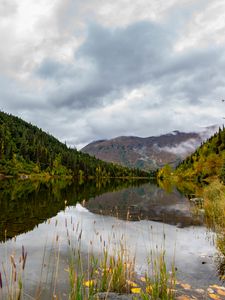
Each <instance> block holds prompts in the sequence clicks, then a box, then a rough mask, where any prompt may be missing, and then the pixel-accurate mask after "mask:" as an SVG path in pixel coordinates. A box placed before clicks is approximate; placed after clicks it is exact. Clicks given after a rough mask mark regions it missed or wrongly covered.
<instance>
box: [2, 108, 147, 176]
mask: <svg viewBox="0 0 225 300" xmlns="http://www.w3.org/2000/svg"><path fill="white" fill-rule="evenodd" d="M0 173H1V174H5V175H17V174H34V173H36V174H40V173H46V174H49V175H59V176H61V175H72V176H75V177H82V178H83V177H91V176H92V177H124V176H146V175H147V173H145V172H143V171H141V170H137V169H129V168H124V167H121V166H118V165H115V164H112V163H106V162H103V161H101V160H99V159H96V158H94V157H91V156H90V155H88V154H85V153H81V152H79V151H77V150H76V149H71V148H68V147H67V145H66V144H63V143H61V142H59V141H58V140H57V139H56V138H54V137H53V136H51V135H49V134H47V133H45V132H43V131H42V130H41V129H39V128H37V127H36V126H33V125H31V124H29V123H27V122H25V121H23V120H22V119H20V118H18V117H15V116H12V115H9V114H6V113H4V112H0Z"/></svg>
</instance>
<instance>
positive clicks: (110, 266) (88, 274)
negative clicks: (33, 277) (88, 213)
mask: <svg viewBox="0 0 225 300" xmlns="http://www.w3.org/2000/svg"><path fill="white" fill-rule="evenodd" d="M55 226H56V227H57V222H56V223H55ZM65 233H66V234H65V236H66V239H67V244H68V251H69V252H68V256H69V258H70V259H69V264H68V268H67V273H65V276H68V282H69V290H68V291H67V295H68V299H69V300H92V299H97V298H98V294H99V293H104V295H105V296H104V297H105V299H107V298H108V294H109V293H110V292H115V293H123V294H130V293H133V294H139V297H141V298H142V299H143V300H146V299H152V300H156V299H161V300H173V299H174V295H175V293H174V286H175V271H174V268H173V266H172V271H171V272H169V271H168V270H167V266H166V262H165V249H163V248H162V249H161V250H159V249H156V250H157V251H156V252H157V253H158V254H157V255H156V254H154V255H153V252H151V253H150V255H149V257H146V260H147V262H148V270H146V273H145V274H144V275H143V278H144V281H142V280H141V279H140V276H138V275H137V274H136V272H135V269H136V262H135V256H132V255H131V254H130V251H129V248H128V247H127V245H126V238H125V237H124V235H122V236H121V237H119V238H118V237H115V236H114V238H116V240H114V238H112V237H109V241H108V242H107V243H106V242H105V240H104V239H103V237H102V236H101V235H98V233H97V237H98V241H97V240H95V241H91V242H90V247H89V251H88V253H85V254H84V252H83V251H82V243H83V242H86V241H85V237H84V236H83V234H82V228H81V226H80V224H79V222H77V223H76V224H74V223H73V221H72V218H71V220H69V221H68V220H67V219H65ZM60 239H61V237H59V236H58V235H56V237H55V239H54V241H53V243H54V245H52V249H51V253H53V254H54V255H53V257H52V259H53V261H52V260H51V259H50V257H49V258H48V256H47V254H46V248H45V249H44V255H43V261H42V267H41V275H40V277H41V278H40V284H39V285H38V286H37V289H36V293H35V294H34V295H32V297H28V296H27V295H25V291H24V282H23V278H24V276H23V274H24V272H25V270H24V269H25V265H26V260H27V253H26V252H25V249H24V247H22V253H21V255H20V257H19V258H18V259H16V258H15V257H14V256H11V257H10V272H7V270H6V268H5V266H4V264H3V268H2V269H3V272H1V273H0V299H7V300H23V299H28V298H31V299H38V300H39V299H42V295H43V292H44V288H43V285H47V284H48V281H49V277H50V281H51V282H50V284H49V289H50V293H51V297H52V298H53V299H61V298H62V295H61V294H60V293H61V291H60V290H57V282H58V280H59V279H58V278H57V276H58V274H59V271H60V269H59V268H60V267H61V264H60V259H61V258H60ZM118 240H119V242H118ZM99 241H100V248H101V250H100V252H99V253H96V252H94V250H93V248H94V247H93V246H94V242H99ZM51 253H50V255H51ZM46 260H48V263H47V264H46ZM50 263H53V269H52V270H50V269H49V268H50V267H49V266H50ZM44 265H47V266H46V267H45V268H44ZM44 269H45V271H46V272H47V275H46V282H45V281H43V280H42V279H43V278H42V277H43V275H44V273H43V272H44ZM29 271H30V270H29ZM3 290H4V295H3ZM1 293H2V297H1Z"/></svg>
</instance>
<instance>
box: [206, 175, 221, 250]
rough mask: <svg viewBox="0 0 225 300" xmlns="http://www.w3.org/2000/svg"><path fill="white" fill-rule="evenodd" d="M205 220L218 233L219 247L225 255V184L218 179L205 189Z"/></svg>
mask: <svg viewBox="0 0 225 300" xmlns="http://www.w3.org/2000/svg"><path fill="white" fill-rule="evenodd" d="M203 197H204V200H205V202H204V209H205V220H206V224H207V225H208V227H209V228H212V229H213V230H215V231H216V233H217V247H218V249H219V250H220V252H221V253H222V254H223V255H224V256H225V186H224V185H222V183H220V182H219V181H218V180H216V181H214V182H212V183H211V184H210V185H209V186H208V187H207V188H205V190H204V194H203Z"/></svg>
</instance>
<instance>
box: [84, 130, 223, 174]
mask: <svg viewBox="0 0 225 300" xmlns="http://www.w3.org/2000/svg"><path fill="white" fill-rule="evenodd" d="M217 128H218V127H217V126H216V125H213V126H210V127H207V128H204V129H203V130H202V131H200V132H180V131H177V130H176V131H173V132H172V133H168V134H164V135H160V136H151V137H146V138H142V137H136V136H120V137H116V138H113V139H109V140H99V141H94V142H92V143H90V144H88V145H87V146H85V147H84V148H83V149H81V151H82V152H84V153H88V154H90V155H93V156H95V157H96V158H99V159H101V160H105V161H108V162H115V163H119V164H121V165H123V166H126V167H136V168H140V169H143V170H154V169H157V168H160V167H162V166H164V165H165V164H170V165H171V166H173V167H175V166H176V165H177V164H178V163H179V162H180V161H181V160H183V159H184V158H186V157H187V156H188V155H190V154H191V153H192V152H194V151H195V150H196V148H197V147H199V146H200V145H201V143H202V142H203V141H204V140H206V139H207V138H209V137H210V136H211V135H212V134H213V133H214V132H215V131H216V130H217Z"/></svg>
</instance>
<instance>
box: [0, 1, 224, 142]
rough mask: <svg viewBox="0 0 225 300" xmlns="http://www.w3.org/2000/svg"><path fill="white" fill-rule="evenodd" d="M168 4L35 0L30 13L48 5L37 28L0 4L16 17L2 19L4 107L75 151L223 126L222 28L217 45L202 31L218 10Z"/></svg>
mask: <svg viewBox="0 0 225 300" xmlns="http://www.w3.org/2000/svg"><path fill="white" fill-rule="evenodd" d="M163 2H165V1H161V2H160V3H161V4H160V5H159V0H152V1H151V4H149V2H148V1H146V0H140V4H137V3H130V2H129V3H128V0H119V1H117V2H116V3H112V2H111V1H108V0H106V1H104V3H103V2H101V3H100V1H97V0H93V1H76V2H74V1H71V0H66V1H63V3H62V2H60V3H59V2H55V4H54V5H53V4H51V1H47V0H46V1H41V2H40V4H36V3H37V2H35V1H33V0H30V2H29V4H30V3H31V4H30V5H31V7H32V5H38V7H39V5H40V6H41V7H40V11H39V15H40V18H37V15H35V14H34V15H32V18H30V19H29V22H30V23H29V24H30V26H24V25H25V24H21V22H22V20H23V15H19V13H18V10H17V6H18V7H19V5H20V2H19V1H16V0H15V4H16V5H15V6H14V7H13V3H14V2H13V1H7V2H6V1H3V2H1V4H0V15H1V12H2V13H4V12H5V15H6V16H7V15H8V16H10V15H11V14H14V15H15V22H13V19H14V18H11V17H8V19H7V22H6V23H4V22H5V21H4V22H3V23H4V24H6V25H4V24H3V23H1V22H0V33H1V36H2V37H3V42H2V45H1V46H0V54H1V55H0V60H1V71H0V105H1V107H2V109H4V110H6V111H9V112H11V113H14V114H17V115H20V116H21V117H23V118H25V119H26V120H28V121H30V122H33V123H35V124H37V125H38V126H40V127H43V129H45V130H47V131H49V132H51V133H52V134H54V135H56V136H57V137H59V138H60V139H61V140H63V141H65V140H67V141H68V142H69V143H70V144H71V145H74V144H75V145H84V144H85V143H88V142H90V141H91V140H96V139H101V138H108V137H109V138H110V137H113V136H117V135H140V136H149V135H155V134H161V133H165V132H167V131H172V130H176V129H178V130H187V131H188V130H189V129H191V130H194V129H195V128H196V127H198V126H203V125H211V124H213V123H219V122H220V121H221V120H222V116H224V115H223V111H224V105H223V103H221V101H220V99H221V98H223V97H224V95H225V79H224V78H225V77H224V70H225V50H224V49H225V48H224V42H223V36H224V34H223V33H222V31H221V30H220V28H223V26H222V25H223V24H222V25H221V24H220V23H218V24H217V25H218V26H217V27H216V29H215V31H216V38H217V39H218V41H219V42H218V43H211V41H212V38H211V36H210V37H208V34H207V31H206V30H204V26H205V24H207V21H208V22H209V24H211V25H214V22H216V20H217V19H219V18H217V14H218V10H217V8H216V5H213V6H212V5H211V4H210V3H209V2H210V1H200V2H198V4H195V3H194V2H191V3H190V1H188V0H179V1H178V0H168V1H167V4H166V5H165V6H164V4H163ZM215 2H218V3H219V4H220V7H222V6H223V3H222V1H221V0H216V1H215ZM32 3H34V4H32ZM3 4H4V5H3ZM6 4H7V6H6ZM9 4H10V5H11V7H10V5H9ZM50 4H51V5H52V6H51V5H50ZM128 4H129V9H128ZM46 5H47V6H46ZM48 5H50V6H48ZM46 7H47V8H49V7H50V10H48V9H46ZM121 7H122V8H123V10H121ZM210 7H212V8H213V10H212V15H210V11H211V10H210ZM93 8H95V10H93ZM137 9H138V11H139V12H140V13H138V16H136V15H137V13H135V12H136V11H137ZM24 11H25V12H26V8H24ZM20 13H21V12H20ZM43 14H46V15H44V16H43ZM197 17H198V18H197ZM35 18H36V19H35ZM25 19H26V18H24V20H25ZM34 19H35V20H36V21H35V22H34V23H32V22H33V20H34ZM224 19H225V18H223V20H224ZM202 20H203V21H202ZM212 20H214V21H213V23H212ZM221 20H222V19H221ZM192 21H193V22H192ZM18 22H19V23H20V25H21V26H20V27H19V28H20V30H18V28H17V27H16V26H17V23H18ZM220 22H221V21H220ZM2 24H3V25H4V26H3V25H2ZM190 24H191V25H190ZM203 25H204V26H203ZM207 26H208V25H207ZM28 28H29V30H31V32H27V30H28ZM198 29H199V31H198ZM23 31H24V32H23ZM18 32H19V33H18ZM211 32H212V30H211ZM220 32H221V33H220ZM187 36H190V39H187ZM198 39H199V41H201V43H199V44H198ZM207 41H209V42H208V44H207ZM213 41H214V40H213Z"/></svg>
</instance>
